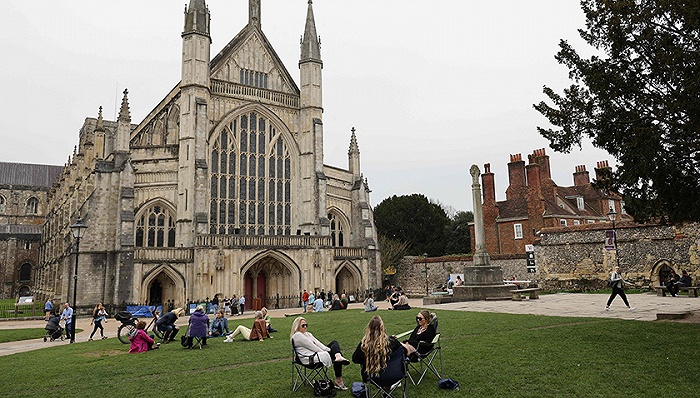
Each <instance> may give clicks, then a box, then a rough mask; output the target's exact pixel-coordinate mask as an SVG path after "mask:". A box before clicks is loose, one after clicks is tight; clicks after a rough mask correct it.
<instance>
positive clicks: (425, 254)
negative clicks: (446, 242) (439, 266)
mask: <svg viewBox="0 0 700 398" xmlns="http://www.w3.org/2000/svg"><path fill="white" fill-rule="evenodd" d="M423 265H425V296H426V297H428V295H430V292H429V290H428V253H423Z"/></svg>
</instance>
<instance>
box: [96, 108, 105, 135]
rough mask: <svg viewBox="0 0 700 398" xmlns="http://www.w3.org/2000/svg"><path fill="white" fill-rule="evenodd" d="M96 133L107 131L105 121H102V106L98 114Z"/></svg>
mask: <svg viewBox="0 0 700 398" xmlns="http://www.w3.org/2000/svg"><path fill="white" fill-rule="evenodd" d="M95 131H105V125H104V121H103V120H102V106H101V105H100V111H99V112H98V114H97V126H96V127H95Z"/></svg>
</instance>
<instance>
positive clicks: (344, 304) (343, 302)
mask: <svg viewBox="0 0 700 398" xmlns="http://www.w3.org/2000/svg"><path fill="white" fill-rule="evenodd" d="M348 304H350V301H349V300H348V296H346V295H345V293H343V294H341V295H340V309H341V310H347V309H348Z"/></svg>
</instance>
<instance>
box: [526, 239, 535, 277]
mask: <svg viewBox="0 0 700 398" xmlns="http://www.w3.org/2000/svg"><path fill="white" fill-rule="evenodd" d="M525 254H526V255H527V263H526V267H527V272H529V273H535V272H536V271H537V268H536V267H535V246H534V245H525Z"/></svg>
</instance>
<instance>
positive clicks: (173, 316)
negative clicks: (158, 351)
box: [156, 308, 185, 343]
mask: <svg viewBox="0 0 700 398" xmlns="http://www.w3.org/2000/svg"><path fill="white" fill-rule="evenodd" d="M183 315H185V310H183V309H182V308H175V309H174V310H172V311H170V312H168V313H167V314H165V315H163V316H161V317H160V318H158V320H157V321H156V327H157V328H158V330H160V331H161V332H165V335H164V336H163V343H167V342H169V341H173V340H175V336H176V335H177V332H179V331H180V328H179V327H178V326H177V325H175V322H176V321H177V318H179V317H181V316H183Z"/></svg>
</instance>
